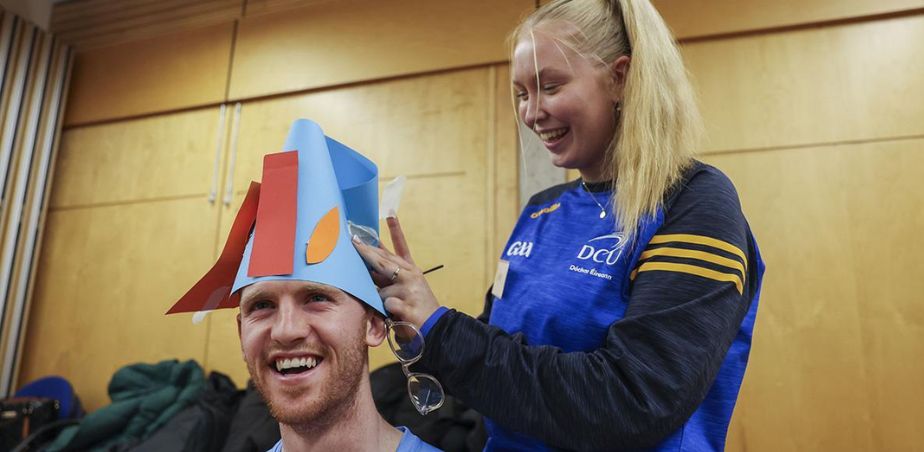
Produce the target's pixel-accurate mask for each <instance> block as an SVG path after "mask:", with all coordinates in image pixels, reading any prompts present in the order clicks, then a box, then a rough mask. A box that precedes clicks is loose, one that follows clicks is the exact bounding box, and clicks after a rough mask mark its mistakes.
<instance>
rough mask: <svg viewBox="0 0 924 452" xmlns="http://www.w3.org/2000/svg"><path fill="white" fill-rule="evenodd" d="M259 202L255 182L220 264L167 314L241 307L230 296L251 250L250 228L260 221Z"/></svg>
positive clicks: (242, 205)
mask: <svg viewBox="0 0 924 452" xmlns="http://www.w3.org/2000/svg"><path fill="white" fill-rule="evenodd" d="M259 199H260V184H258V183H256V182H251V183H250V188H249V189H248V190H247V196H246V197H245V198H244V203H243V204H241V208H240V209H239V210H238V211H237V216H236V217H234V223H233V224H232V225H231V232H230V233H228V240H226V241H225V247H224V249H222V250H221V255H220V256H218V262H216V263H215V265H213V266H212V268H211V269H210V270H209V271H208V273H206V274H205V276H203V277H202V279H200V280H199V282H197V283H196V285H194V286H193V287H192V289H189V291H188V292H186V295H183V297H182V298H180V300H179V301H177V302H176V303H175V304H174V305H173V307H171V308H170V310H169V311H167V314H176V313H179V312H196V311H208V310H211V309H223V308H234V307H237V304H238V298H239V297H236V296H235V297H229V296H228V295H229V294H230V293H231V286H232V285H234V278H235V277H236V276H237V269H238V267H239V266H240V265H241V259H242V258H243V257H244V248H245V247H246V246H247V238H248V237H250V228H251V227H253V222H254V219H255V218H256V217H257V203H258V202H259Z"/></svg>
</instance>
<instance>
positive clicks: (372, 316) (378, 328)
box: [366, 310, 386, 347]
mask: <svg viewBox="0 0 924 452" xmlns="http://www.w3.org/2000/svg"><path fill="white" fill-rule="evenodd" d="M385 333H386V330H385V318H384V317H382V316H381V315H379V314H377V313H375V312H372V310H369V313H368V317H366V345H368V346H370V347H378V346H379V344H381V343H382V341H384V340H385Z"/></svg>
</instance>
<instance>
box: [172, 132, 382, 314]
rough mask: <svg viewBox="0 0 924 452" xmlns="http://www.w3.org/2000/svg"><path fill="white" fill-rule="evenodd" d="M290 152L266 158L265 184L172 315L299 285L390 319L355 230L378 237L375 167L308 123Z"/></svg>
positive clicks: (254, 190)
mask: <svg viewBox="0 0 924 452" xmlns="http://www.w3.org/2000/svg"><path fill="white" fill-rule="evenodd" d="M284 149H292V150H291V151H288V152H281V153H278V154H268V155H266V156H265V157H264V158H263V184H262V185H261V184H258V183H256V182H251V184H250V188H249V190H248V192H247V196H246V198H244V203H243V204H242V205H241V208H240V210H239V211H238V213H237V217H235V219H234V224H233V225H232V226H231V232H230V233H229V234H228V240H227V242H226V243H225V247H224V249H223V250H222V252H221V256H219V258H218V262H216V263H215V265H214V266H213V267H212V269H211V270H209V272H208V273H206V274H205V276H203V277H202V279H200V280H199V282H198V283H196V285H195V286H193V288H192V289H190V290H189V291H188V292H186V295H184V296H183V297H182V298H180V300H179V301H177V302H176V304H174V305H173V307H172V308H170V310H169V311H167V314H174V313H178V312H194V311H209V310H212V309H222V308H234V307H237V306H238V304H239V302H240V289H241V288H243V287H246V286H249V285H251V284H253V283H256V282H259V281H272V280H297V281H311V282H315V283H319V284H327V285H329V286H333V287H336V288H338V289H340V290H343V291H344V292H347V293H349V294H350V295H352V296H354V297H356V298H358V299H359V300H360V301H362V302H363V303H366V304H367V305H369V306H371V307H372V308H374V309H375V310H376V311H378V312H379V313H381V314H382V315H387V314H386V313H385V306H384V305H383V303H382V299H381V297H379V294H378V291H377V290H376V288H375V284H374V283H373V282H372V278H371V277H370V275H369V271H368V270H367V268H366V265H365V263H364V262H363V260H362V258H361V257H360V256H359V253H358V252H357V251H356V248H354V247H353V244H352V243H351V237H352V234H351V232H350V227H349V226H348V225H350V224H352V225H354V226H358V227H360V228H365V229H366V230H372V231H375V236H376V237H377V236H378V169H377V168H376V166H375V164H373V163H372V162H371V161H369V160H368V159H367V158H365V157H363V156H362V155H360V154H359V153H358V152H356V151H354V150H352V149H350V148H348V147H346V146H344V145H343V144H340V143H338V142H336V141H334V140H332V139H330V138H328V137H326V136H324V132H322V131H321V128H320V127H319V126H318V125H317V124H315V123H314V122H312V121H308V120H305V119H300V120H297V121H295V123H293V124H292V128H291V129H290V131H289V136H288V138H287V139H286V143H285V146H284ZM251 230H252V232H251ZM248 236H249V239H248Z"/></svg>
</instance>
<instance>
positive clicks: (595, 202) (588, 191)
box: [581, 180, 606, 218]
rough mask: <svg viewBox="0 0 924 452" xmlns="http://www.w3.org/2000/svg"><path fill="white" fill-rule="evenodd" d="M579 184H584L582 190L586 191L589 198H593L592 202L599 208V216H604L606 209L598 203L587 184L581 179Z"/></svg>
mask: <svg viewBox="0 0 924 452" xmlns="http://www.w3.org/2000/svg"><path fill="white" fill-rule="evenodd" d="M581 185H583V186H584V191H586V192H587V194H588V195H590V199H593V200H594V204H596V205H597V207H599V208H600V218H606V209H604V208H603V206H602V205H600V203H599V202H598V201H597V198H596V197H594V194H593V193H592V192H591V191H590V189H589V188H587V184H585V183H584V181H583V180H582V181H581Z"/></svg>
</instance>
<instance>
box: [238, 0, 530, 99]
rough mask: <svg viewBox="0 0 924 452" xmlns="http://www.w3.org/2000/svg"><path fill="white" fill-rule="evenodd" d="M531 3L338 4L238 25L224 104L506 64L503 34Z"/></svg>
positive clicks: (400, 0)
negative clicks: (227, 98) (465, 67)
mask: <svg viewBox="0 0 924 452" xmlns="http://www.w3.org/2000/svg"><path fill="white" fill-rule="evenodd" d="M532 8H533V2H532V1H531V0H505V1H503V2H496V1H493V0H476V1H466V2H433V1H428V0H394V1H389V2H369V1H367V0H344V1H339V2H324V3H321V4H318V5H309V6H307V7H304V8H300V9H296V10H288V11H284V12H281V13H276V14H271V15H261V16H258V17H253V18H246V17H245V18H244V19H243V20H242V21H241V24H240V29H239V33H238V37H237V43H236V45H235V54H234V65H233V71H232V75H231V87H230V94H229V95H230V97H231V99H241V98H248V97H254V96H261V95H267V94H276V93H284V92H292V91H299V90H305V89H311V88H318V87H322V86H331V85H337V84H343V83H350V82H357V81H362V80H371V79H377V78H383V77H392V76H397V75H404V74H413V73H419V72H424V71H433V70H441V69H446V68H453V67H462V66H471V65H476V64H483V63H489V62H496V61H503V60H506V59H507V50H506V46H505V44H504V42H505V38H506V36H507V33H509V32H510V30H511V29H512V28H513V26H514V25H515V24H516V22H517V20H518V19H519V17H520V16H521V15H522V14H523V13H524V12H528V11H530V10H531V9H532Z"/></svg>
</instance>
